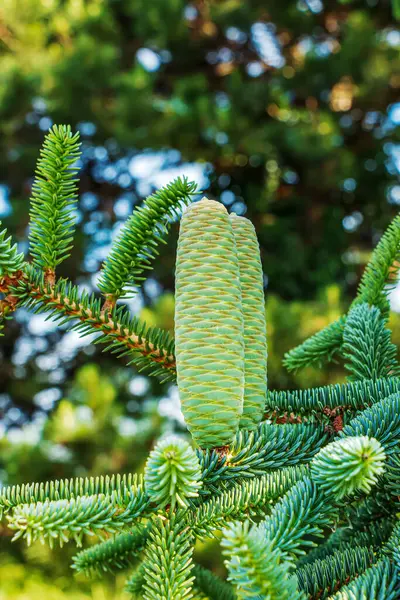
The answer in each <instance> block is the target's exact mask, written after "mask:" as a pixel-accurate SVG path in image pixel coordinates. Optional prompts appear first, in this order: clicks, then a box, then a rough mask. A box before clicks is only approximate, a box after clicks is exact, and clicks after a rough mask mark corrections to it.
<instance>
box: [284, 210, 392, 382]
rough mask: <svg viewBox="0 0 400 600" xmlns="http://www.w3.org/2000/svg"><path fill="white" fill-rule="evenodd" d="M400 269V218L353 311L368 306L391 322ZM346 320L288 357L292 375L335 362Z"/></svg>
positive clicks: (363, 282) (364, 281)
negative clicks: (391, 295) (391, 303)
mask: <svg viewBox="0 0 400 600" xmlns="http://www.w3.org/2000/svg"><path fill="white" fill-rule="evenodd" d="M399 269H400V215H397V216H396V217H395V218H394V220H393V221H392V223H390V225H389V227H388V228H387V230H386V232H385V233H384V234H383V236H382V238H381V240H380V241H379V243H378V245H377V246H376V248H375V250H374V251H373V253H372V256H371V259H370V261H369V263H368V264H367V266H366V268H365V270H364V274H363V276H362V278H361V282H360V285H359V287H358V292H357V297H356V298H355V300H354V301H353V303H352V307H354V306H355V305H357V304H362V303H367V304H368V305H369V306H376V307H377V308H378V309H379V310H380V311H381V313H382V316H383V317H384V318H385V319H387V317H388V313H389V302H388V298H387V296H388V292H389V291H390V290H391V289H392V288H393V286H394V285H395V283H396V281H397V276H398V272H399ZM345 321H346V316H342V317H340V318H339V319H338V320H337V321H335V322H334V323H332V324H331V325H328V326H327V327H325V328H324V329H322V330H321V331H319V332H318V333H317V334H315V335H313V336H312V337H310V338H309V339H308V340H306V341H305V342H303V343H302V344H300V345H299V346H297V347H296V348H293V350H290V352H288V353H287V354H286V355H285V359H284V365H285V366H286V368H287V369H288V370H289V371H295V370H297V369H301V368H303V367H306V366H309V365H312V364H316V363H319V364H320V363H321V362H322V360H323V359H327V360H331V359H332V357H333V356H334V355H335V353H337V352H338V351H339V350H340V347H341V345H342V340H343V331H344V325H345Z"/></svg>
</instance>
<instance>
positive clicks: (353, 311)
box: [0, 126, 400, 600]
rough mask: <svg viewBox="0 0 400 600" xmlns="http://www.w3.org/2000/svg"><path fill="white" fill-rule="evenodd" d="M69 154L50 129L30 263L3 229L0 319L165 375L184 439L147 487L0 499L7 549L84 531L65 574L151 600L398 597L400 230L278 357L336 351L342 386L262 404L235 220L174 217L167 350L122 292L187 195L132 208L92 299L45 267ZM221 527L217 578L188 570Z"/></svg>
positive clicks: (175, 186)
mask: <svg viewBox="0 0 400 600" xmlns="http://www.w3.org/2000/svg"><path fill="white" fill-rule="evenodd" d="M76 143H77V140H76V138H75V136H73V135H72V133H71V131H70V129H69V128H67V127H63V126H60V127H55V128H54V129H53V130H52V131H51V132H50V133H49V135H48V136H47V138H46V141H45V147H44V148H45V150H44V152H43V153H42V156H41V158H40V163H39V167H40V168H39V169H38V179H37V181H36V184H35V188H34V196H33V198H32V211H31V218H32V222H33V225H34V227H33V231H34V232H35V234H34V235H33V234H32V235H31V240H30V242H31V246H30V251H31V255H32V258H33V260H32V262H28V261H26V260H25V259H24V257H23V256H22V255H21V254H18V252H17V250H16V248H15V246H14V245H13V243H12V241H11V239H10V238H9V237H7V233H6V232H5V231H3V232H2V233H1V240H2V255H1V259H0V262H1V277H0V289H1V291H2V293H3V294H4V298H3V300H2V303H1V305H0V314H1V316H2V318H3V321H5V320H8V319H10V318H11V317H12V314H13V312H14V311H15V310H17V309H18V308H20V307H28V308H30V309H32V310H34V311H39V312H46V313H48V314H49V315H50V316H52V317H54V318H55V319H57V320H59V321H60V322H62V323H66V324H67V325H69V326H70V327H72V328H76V329H77V330H78V331H81V332H82V333H83V334H85V333H88V332H97V333H98V334H99V335H98V338H97V341H99V342H101V341H102V342H104V343H105V344H106V349H107V350H110V351H111V352H114V353H116V354H117V355H120V356H124V357H127V359H128V361H130V362H134V363H135V364H137V365H138V366H139V367H140V368H142V369H146V370H147V371H148V372H149V373H151V374H152V375H155V376H157V377H161V378H163V379H168V380H175V378H176V380H177V384H178V389H179V392H180V395H181V404H182V410H183V413H184V416H185V419H186V421H187V423H188V427H189V429H190V432H191V434H192V438H193V445H191V444H189V443H188V442H187V441H185V440H183V439H181V438H179V437H167V438H165V439H161V440H160V441H159V442H158V443H157V444H156V446H155V448H154V449H153V450H152V451H151V452H150V456H149V458H148V461H147V463H146V468H145V472H144V476H143V475H142V474H132V473H128V474H124V475H115V476H112V477H97V478H77V479H67V480H58V481H50V482H45V483H28V484H25V485H17V486H12V485H11V486H7V487H5V488H3V489H1V490H0V508H1V512H2V514H3V515H4V516H5V517H6V520H7V524H8V527H9V528H10V529H11V530H12V531H13V532H14V539H18V538H23V539H25V540H26V541H27V542H28V544H30V543H31V542H33V541H36V540H40V541H42V542H47V543H49V544H50V546H53V545H54V544H56V543H58V544H60V545H63V544H66V543H68V542H69V541H71V540H73V541H74V542H75V543H76V544H77V545H78V546H81V545H82V544H83V542H84V541H85V538H86V536H87V535H94V536H96V537H98V538H100V541H99V543H98V544H97V545H94V546H92V547H89V548H87V549H84V550H82V551H80V552H79V553H78V554H77V555H76V557H75V560H74V564H73V567H74V568H75V569H76V570H78V571H83V572H85V573H86V574H88V575H89V576H90V575H91V574H92V573H95V572H107V571H116V570H118V569H130V568H132V567H133V566H134V568H135V570H134V573H133V574H132V575H131V576H130V578H129V579H128V581H127V590H129V591H130V592H131V593H132V594H133V595H135V596H136V597H138V598H145V599H146V600H163V599H166V600H172V599H175V600H177V599H178V600H179V599H181V600H183V599H189V598H203V599H204V598H208V599H210V600H211V599H212V598H238V599H250V598H253V599H255V600H256V599H257V600H260V599H261V598H263V599H270V600H279V599H284V598H288V599H289V598H291V597H293V598H298V599H305V598H310V599H313V598H315V599H317V598H331V599H332V600H333V599H345V598H354V599H360V600H361V599H364V598H368V597H369V598H380V599H382V600H384V599H385V600H388V599H393V600H394V599H395V598H398V597H399V593H400V580H399V571H398V569H399V556H398V538H399V531H398V526H397V525H396V524H395V521H396V515H397V513H398V511H399V507H398V504H399V497H400V484H399V473H400V466H399V465H400V453H399V447H400V446H399V442H400V380H399V378H398V377H397V370H398V365H397V359H396V352H395V348H394V347H393V344H392V343H391V340H390V331H389V330H388V328H387V319H388V303H387V291H388V286H387V283H388V280H389V282H390V283H391V282H393V278H394V273H395V270H396V265H398V259H399V252H400V239H399V223H398V220H397V219H396V220H395V221H394V222H393V223H392V225H391V226H390V227H389V229H388V231H387V233H386V234H385V235H384V236H383V238H382V240H381V242H380V243H379V244H378V246H377V248H376V251H375V253H374V255H373V257H372V260H371V263H370V264H369V266H368V267H367V269H366V272H365V275H364V277H363V279H362V282H361V284H360V288H359V294H358V296H357V298H356V299H355V301H354V302H353V305H352V306H351V308H350V310H349V313H348V314H346V315H344V316H343V317H342V318H341V319H340V321H339V323H337V324H335V326H334V327H333V328H329V329H328V330H327V331H325V332H323V333H322V334H321V335H320V336H319V337H318V336H317V337H316V338H313V339H311V340H309V341H308V342H306V343H305V346H303V347H302V348H300V349H298V350H296V351H295V352H294V353H292V354H290V355H289V357H288V359H287V360H288V361H289V366H292V367H293V366H296V367H299V366H302V364H307V361H308V360H316V358H317V357H318V359H320V358H323V357H324V356H325V355H326V354H329V353H331V352H333V351H334V352H335V353H336V354H337V355H339V356H341V358H342V359H343V360H344V361H345V362H346V365H347V369H348V371H349V372H350V377H349V381H348V382H346V383H344V384H342V385H337V386H330V387H327V388H317V389H308V390H298V391H292V392H278V393H277V392H274V391H266V392H265V399H264V402H263V404H261V403H260V402H259V401H258V395H259V393H260V389H261V383H262V377H264V378H266V372H265V363H266V356H265V354H266V339H265V328H262V327H260V326H258V325H257V326H256V325H255V324H257V323H258V321H257V316H258V315H259V314H260V311H261V308H260V305H262V306H263V305H264V300H263V298H262V294H261V295H260V289H259V286H257V285H255V286H254V287H253V288H252V287H251V286H249V278H250V279H251V278H252V277H253V276H254V274H255V273H257V269H258V268H259V267H258V266H257V269H254V266H255V265H259V261H258V257H253V258H254V261H255V262H253V261H249V260H246V259H245V257H244V256H243V253H245V251H246V247H247V244H248V245H252V244H253V245H254V233H253V230H252V228H251V226H250V225H247V224H244V226H243V227H242V228H241V231H240V239H239V237H238V232H237V230H236V227H237V223H235V218H234V217H232V218H229V216H228V214H227V212H226V209H225V208H224V207H223V206H222V204H219V203H218V202H216V201H212V200H208V199H202V200H200V201H197V202H194V203H192V204H190V206H189V207H188V208H187V211H186V213H185V215H184V217H183V220H182V226H181V231H180V240H179V246H178V256H177V279H176V296H177V303H176V311H175V324H176V332H177V335H176V340H175V343H174V342H173V340H172V339H170V338H169V337H168V336H166V334H165V333H164V332H162V331H159V330H157V329H149V328H147V327H146V326H145V325H144V324H143V323H142V322H140V321H139V320H138V319H137V318H133V317H131V316H130V314H129V312H128V309H127V307H126V306H125V305H124V304H122V303H121V298H123V296H124V295H125V293H126V291H127V289H128V290H130V293H134V289H135V288H136V287H137V286H138V285H139V283H140V280H141V279H142V278H143V276H144V265H145V266H146V268H147V267H149V263H150V261H151V259H152V258H153V257H154V256H155V254H156V246H157V243H158V242H159V241H160V240H161V239H162V236H163V234H164V233H165V232H166V228H167V224H168V222H169V218H170V215H171V214H172V213H173V212H174V211H176V210H178V209H179V208H180V207H181V206H182V205H183V204H189V203H190V201H191V199H192V196H193V195H194V194H195V192H196V189H195V186H194V185H193V184H192V183H190V182H188V181H187V180H185V179H182V180H181V179H178V180H176V181H174V182H173V183H171V184H170V185H168V186H167V187H166V188H164V189H162V190H160V191H158V192H157V193H156V194H154V195H153V196H151V197H150V198H149V199H147V201H146V202H145V203H144V204H143V206H142V207H141V208H140V209H137V210H136V211H135V213H134V214H133V216H132V217H131V218H130V219H129V220H128V222H127V224H126V226H125V228H124V229H123V230H122V232H121V234H120V236H119V238H117V240H116V241H115V244H114V246H113V248H112V249H111V252H110V255H109V259H108V260H107V261H106V263H105V265H104V267H103V271H102V275H101V279H100V282H101V285H100V288H101V292H102V298H100V297H95V296H94V295H92V296H89V295H87V294H85V293H84V292H83V293H82V292H80V290H79V289H78V288H77V287H76V286H74V285H73V284H72V283H71V282H69V281H66V280H63V279H61V280H60V279H58V278H57V274H56V271H55V267H56V265H57V264H58V263H59V262H61V260H62V259H63V258H65V255H66V253H67V252H68V251H69V250H68V249H69V247H70V244H71V242H72V239H71V238H72V234H73V227H72V226H70V225H69V224H70V223H72V221H71V214H70V211H72V210H73V205H74V194H73V190H72V184H71V171H72V170H73V161H72V157H74V156H76V149H75V144H76ZM63 160H64V161H65V162H63ZM64 165H66V168H64ZM42 173H46V174H48V177H46V178H45V179H42V178H41V174H42ZM49 189H52V190H57V191H56V192H54V193H48V190H49ZM49 215H52V216H54V219H53V218H52V219H50V217H49ZM58 220H60V222H61V223H67V224H68V226H67V227H58V224H59V223H58ZM242 236H243V237H244V238H246V236H248V237H247V244H246V243H244V241H243V238H242ZM245 241H246V240H245ZM253 247H254V246H253ZM43 249H44V250H43ZM132 286H133V289H132ZM251 306H254V311H251V310H250V307H251ZM254 330H256V332H257V335H256V336H252V335H251V334H250V333H251V332H253V331H254ZM249 332H250V333H249ZM175 346H176V347H175ZM298 357H300V360H298V364H297V363H296V360H297V358H298ZM290 361H292V363H290ZM254 363H257V364H256V366H257V368H256V367H255V365H254ZM261 374H263V375H261ZM264 384H265V379H264ZM255 391H256V394H255V393H254V392H255ZM255 398H256V399H257V401H256V402H255V401H254V400H255ZM243 415H246V418H245V419H244V418H243ZM249 415H251V416H249ZM265 417H267V420H265ZM217 532H220V537H221V546H222V552H223V556H224V557H225V564H226V567H227V569H228V578H227V581H222V580H220V579H218V578H217V577H216V576H215V575H214V574H213V573H211V572H208V571H205V570H204V569H202V568H200V567H199V566H198V565H195V562H194V559H193V552H194V546H195V543H196V541H197V540H204V539H207V538H210V537H212V536H215V535H216V534H217ZM106 537H108V538H109V539H105V538H106Z"/></svg>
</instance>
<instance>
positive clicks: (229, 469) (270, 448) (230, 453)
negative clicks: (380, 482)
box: [197, 423, 329, 495]
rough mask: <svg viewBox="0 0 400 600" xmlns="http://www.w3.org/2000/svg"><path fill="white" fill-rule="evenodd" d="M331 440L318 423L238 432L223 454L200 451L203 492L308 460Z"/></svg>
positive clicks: (208, 492) (209, 492) (212, 490)
mask: <svg viewBox="0 0 400 600" xmlns="http://www.w3.org/2000/svg"><path fill="white" fill-rule="evenodd" d="M328 440H329V434H328V433H327V432H326V430H325V428H324V427H323V426H318V425H270V424H267V423H262V424H261V425H259V426H258V428H257V430H256V431H251V432H249V431H245V430H242V431H239V432H238V433H237V434H236V436H235V439H234V440H233V443H232V445H231V446H230V447H229V448H228V449H226V452H224V453H222V454H221V453H219V452H217V451H216V450H211V451H209V450H207V451H205V452H203V451H201V450H198V451H197V452H198V456H199V459H200V464H201V466H202V469H203V474H202V480H203V488H202V489H201V490H200V494H201V495H209V494H211V493H217V494H218V493H220V492H221V485H223V486H227V485H228V486H229V485H230V484H233V483H234V482H235V481H238V480H240V479H242V478H249V477H250V478H251V477H254V476H260V475H264V474H265V472H266V471H268V470H270V469H279V468H282V467H289V466H294V465H299V464H302V463H305V462H308V461H309V460H310V459H311V458H312V457H313V456H314V455H315V454H316V453H317V452H318V451H319V449H320V448H322V447H323V446H324V445H325V444H326V442H327V441H328Z"/></svg>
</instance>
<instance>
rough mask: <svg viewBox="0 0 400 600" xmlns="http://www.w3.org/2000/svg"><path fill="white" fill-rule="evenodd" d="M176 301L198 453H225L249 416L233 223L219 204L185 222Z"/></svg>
mask: <svg viewBox="0 0 400 600" xmlns="http://www.w3.org/2000/svg"><path fill="white" fill-rule="evenodd" d="M175 295H176V304H175V340H176V365H177V378H178V387H179V393H180V399H181V404H182V411H183V414H184V417H185V420H186V423H187V426H188V428H189V430H190V432H191V434H192V436H193V439H194V440H195V442H196V443H197V444H198V445H199V446H201V447H205V448H207V447H220V446H225V445H226V444H229V443H230V442H231V440H232V438H233V436H234V435H235V433H236V431H237V429H238V425H239V420H240V417H241V415H242V410H243V388H244V344H243V313H242V298H241V289H240V277H239V263H238V258H237V253H236V246H235V238H234V235H233V230H232V224H231V220H230V219H229V216H228V213H227V211H226V209H225V208H224V206H223V205H222V204H220V203H218V202H215V201H214V200H208V199H207V198H203V199H202V200H201V201H200V202H198V203H196V204H192V205H191V206H190V207H189V209H188V210H187V212H186V214H185V215H184V217H183V219H182V222H181V228H180V235H179V243H178V252H177V262H176V292H175Z"/></svg>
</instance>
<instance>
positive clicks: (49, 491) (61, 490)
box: [0, 473, 143, 515]
mask: <svg viewBox="0 0 400 600" xmlns="http://www.w3.org/2000/svg"><path fill="white" fill-rule="evenodd" d="M131 489H143V478H142V477H140V476H138V475H133V474H131V473H129V474H127V475H119V474H118V475H105V476H99V477H77V478H71V479H58V480H55V481H46V482H44V483H25V484H21V485H10V486H5V487H3V488H0V515H2V514H3V512H8V511H9V510H10V509H11V508H14V507H15V506H18V505H20V504H35V503H36V502H42V503H44V502H54V501H58V500H72V499H74V498H78V496H95V495H100V494H103V495H106V496H110V495H111V494H112V493H113V492H117V493H118V494H124V493H125V492H126V491H129V490H131Z"/></svg>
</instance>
